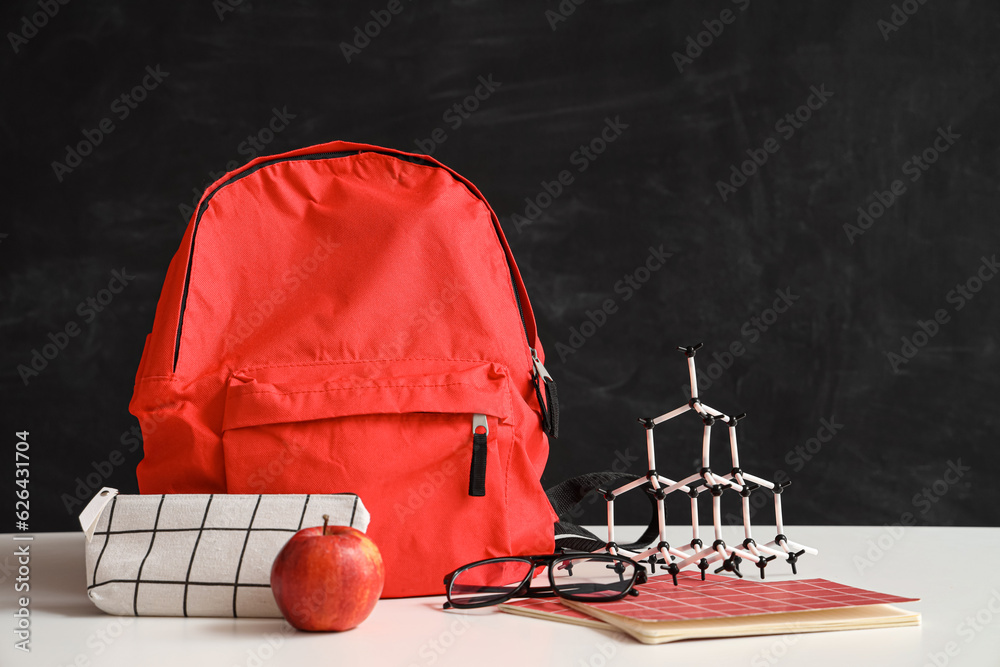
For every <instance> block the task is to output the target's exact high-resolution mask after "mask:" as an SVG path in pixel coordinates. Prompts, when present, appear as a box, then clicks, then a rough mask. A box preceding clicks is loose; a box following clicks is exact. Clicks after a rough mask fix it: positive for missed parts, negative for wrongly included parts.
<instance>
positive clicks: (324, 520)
mask: <svg viewBox="0 0 1000 667" xmlns="http://www.w3.org/2000/svg"><path fill="white" fill-rule="evenodd" d="M329 522H330V515H329V514H324V515H323V534H324V535H326V524H327V523H329Z"/></svg>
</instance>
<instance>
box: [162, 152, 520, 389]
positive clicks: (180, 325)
mask: <svg viewBox="0 0 1000 667" xmlns="http://www.w3.org/2000/svg"><path fill="white" fill-rule="evenodd" d="M361 153H377V154H379V155H387V156H389V157H394V158H397V159H399V160H403V161H405V162H412V163H414V164H419V165H423V166H425V167H434V168H437V169H443V168H444V167H441V166H440V165H437V164H434V163H433V162H428V161H427V160H424V159H421V158H418V157H413V156H410V155H402V154H399V153H393V152H390V151H360V150H354V151H337V152H333V153H314V154H312V155H299V156H296V157H287V158H276V159H274V160H267V161H266V162H261V163H260V164H258V165H255V166H254V167H253V168H251V169H247V170H246V171H244V172H241V173H239V174H236V175H235V176H233V177H232V178H230V179H228V180H226V181H225V182H224V183H220V184H219V186H218V187H217V188H215V189H214V190H212V192H210V193H209V194H208V195H207V196H206V197H205V199H204V201H202V202H201V205H200V206H199V207H198V215H197V217H196V218H195V221H194V230H193V231H192V232H191V250H190V252H189V253H188V262H187V270H186V272H185V274H184V291H183V294H182V296H181V312H180V315H179V317H178V320H177V337H176V339H175V341H174V363H173V371H175V372H176V371H177V362H178V360H179V359H180V351H181V332H182V331H183V329H184V312H185V310H186V309H187V299H188V289H189V287H190V285H191V270H192V268H193V266H194V247H195V240H196V238H197V236H198V226H199V225H200V224H201V217H202V215H204V213H205V211H207V210H208V204H209V203H210V202H211V200H212V197H214V196H215V195H216V193H218V192H219V190H221V189H222V188H224V187H226V186H227V185H231V184H233V183H235V182H236V181H238V180H240V179H242V178H244V177H246V176H249V175H250V174H252V173H254V172H256V171H258V170H260V169H263V168H264V167H269V166H271V165H273V164H279V163H282V162H293V161H298V160H326V159H331V158H341V157H350V156H352V155H360V154H361ZM445 171H448V170H447V169H445ZM449 173H450V172H449ZM455 180H459V179H457V178H456V179H455ZM459 182H460V183H461V181H459ZM462 185H465V184H464V183H462ZM466 187H467V186H466ZM477 198H478V196H477ZM494 232H496V230H494ZM499 236H500V235H499V233H497V238H499ZM504 260H505V261H506V262H507V269H508V271H509V272H510V283H511V286H512V287H513V288H514V301H515V302H516V303H517V314H518V315H519V316H520V318H521V329H522V330H523V331H524V339H525V341H527V343H528V349H529V350H531V354H532V356H537V355H536V353H535V350H534V348H533V347H532V346H531V340H530V339H529V338H528V325H527V323H526V322H525V319H524V308H523V307H522V306H521V297H520V295H519V294H518V292H517V281H516V280H515V279H514V267H513V266H512V265H511V263H510V259H509V258H508V257H507V253H506V252H505V253H504Z"/></svg>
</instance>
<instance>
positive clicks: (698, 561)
mask: <svg viewBox="0 0 1000 667" xmlns="http://www.w3.org/2000/svg"><path fill="white" fill-rule="evenodd" d="M701 346H702V344H701V343H698V344H697V345H694V346H690V347H678V348H677V349H678V350H680V351H681V352H684V353H685V355H686V356H687V362H688V372H689V374H690V376H691V400H690V401H688V403H687V405H682V406H681V407H679V408H677V409H676V410H671V411H670V412H667V413H665V414H662V415H660V416H659V417H654V418H652V419H649V418H640V419H639V421H640V422H641V423H642V425H643V426H644V427H645V429H646V454H647V456H648V458H649V468H648V473H647V474H646V476H645V477H640V478H638V479H636V480H634V481H632V482H629V483H628V484H624V485H622V486H621V487H619V488H617V489H608V490H604V489H601V490H600V491H601V492H602V493H603V494H604V498H605V499H606V500H607V501H608V542H607V544H606V545H605V547H604V548H605V550H607V551H608V552H610V553H615V554H622V555H626V556H630V557H632V558H634V559H636V560H643V559H648V561H649V564H650V566H651V567H652V568H653V570H654V571H655V569H656V565H657V564H659V565H662V566H664V569H666V571H667V572H668V573H669V574H671V575H672V576H673V580H674V584H676V583H677V573H678V572H680V571H681V570H683V569H685V568H687V567H690V566H692V565H697V567H698V568H699V569H700V570H701V577H702V579H704V578H705V571H706V570H707V569H708V568H709V566H710V565H711V564H712V563H716V562H719V561H721V565H720V567H719V568H718V569H716V570H715V573H716V574H718V573H719V572H723V571H726V572H732V573H733V574H735V575H736V576H738V577H742V576H743V574H742V573H741V572H740V567H739V566H740V563H741V562H742V561H743V559H746V560H749V561H751V562H753V563H755V564H756V565H757V567H758V568H759V569H760V576H761V579H763V578H764V568H765V567H766V566H767V564H768V563H769V562H771V561H772V560H774V559H775V558H777V557H779V556H780V557H782V558H783V559H784V560H785V562H787V563H788V564H789V565H791V566H792V572H793V573H794V574H798V570H797V569H796V562H797V561H798V558H799V557H800V556H802V555H803V554H805V553H808V554H812V555H816V554H817V553H818V552H817V551H816V549H813V548H811V547H807V546H804V545H802V544H798V543H797V542H793V541H791V540H790V539H788V538H787V537H785V535H784V532H785V529H784V524H783V520H782V516H781V492H782V491H784V489H785V487H787V486H788V485H789V484H790V483H791V482H789V481H785V482H783V483H781V484H775V483H773V482H769V481H767V480H766V479H762V478H760V477H757V476H755V475H751V474H750V473H747V472H744V471H743V470H742V469H741V468H740V456H739V449H738V447H737V442H736V424H737V422H739V420H741V419H742V418H744V417H745V416H746V414H745V413H744V414H740V415H736V416H731V415H725V414H723V413H721V412H719V411H718V410H716V409H714V408H711V407H709V406H708V405H705V404H704V403H702V402H701V399H700V398H699V397H698V377H697V374H696V373H695V367H694V356H695V353H696V352H697V351H698V349H699V348H701ZM688 410H694V411H695V412H696V413H697V414H698V415H699V416H700V417H701V421H702V423H703V424H704V432H703V435H702V445H701V465H702V467H701V469H700V470H698V471H697V472H696V473H694V474H692V475H689V476H688V477H685V478H684V479H682V480H680V481H674V480H672V479H670V478H668V477H664V476H663V475H661V474H659V473H658V472H657V471H656V453H655V451H654V447H653V428H655V427H656V426H658V425H660V424H662V423H663V422H665V421H668V420H670V419H673V418H674V417H678V416H680V415H682V414H684V413H685V412H687V411H688ZM717 421H722V422H724V423H726V424H727V425H728V426H729V447H730V452H731V454H732V470H731V471H730V472H729V473H727V474H725V475H719V474H717V473H714V472H712V469H711V468H710V455H711V433H712V425H713V424H714V423H715V422H717ZM762 487H763V488H764V489H767V490H770V491H771V493H772V495H773V497H774V521H775V526H776V529H777V535H776V536H775V537H774V539H773V540H771V541H770V542H768V543H766V544H757V542H756V541H755V540H754V538H753V536H752V534H751V530H750V494H751V493H753V492H754V491H756V490H758V489H761V488H762ZM637 488H645V489H646V491H647V492H648V493H650V494H652V495H653V496H655V498H656V507H657V513H658V520H659V529H660V541H659V543H658V544H656V545H655V546H650V547H649V548H647V549H646V550H645V551H642V552H632V551H629V550H627V549H624V548H622V547H620V546H618V545H617V544H616V543H615V498H616V497H618V496H620V495H622V494H623V493H626V492H628V491H632V490H634V489H637ZM727 490H731V491H735V492H737V493H739V494H740V496H741V498H742V504H743V530H744V533H745V535H746V537H745V539H744V540H743V542H742V544H740V545H738V546H733V545H729V544H726V543H725V541H723V539H722V503H721V500H722V494H723V492H725V491H727ZM704 491H708V492H709V493H711V495H712V519H713V524H714V527H715V540H714V541H713V542H712V544H711V545H710V546H705V544H704V543H703V542H702V540H701V538H700V537H699V536H698V496H699V495H700V494H701V493H702V492H704ZM678 492H679V493H684V494H687V495H688V496H689V497H690V499H691V533H692V535H691V541H690V542H689V543H688V544H687V545H684V546H682V547H680V548H677V547H672V546H670V544H669V543H668V542H667V536H666V521H665V520H666V512H665V510H664V504H663V501H664V499H665V498H666V497H667V496H668V495H670V494H671V493H678Z"/></svg>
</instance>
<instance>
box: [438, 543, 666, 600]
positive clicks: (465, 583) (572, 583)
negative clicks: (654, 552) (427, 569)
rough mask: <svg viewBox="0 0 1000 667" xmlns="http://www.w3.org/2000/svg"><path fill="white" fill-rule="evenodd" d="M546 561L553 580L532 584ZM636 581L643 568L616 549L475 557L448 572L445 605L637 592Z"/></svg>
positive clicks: (615, 596)
mask: <svg viewBox="0 0 1000 667" xmlns="http://www.w3.org/2000/svg"><path fill="white" fill-rule="evenodd" d="M546 566H547V567H548V573H549V586H543V587H538V588H532V587H531V580H532V579H533V578H534V577H536V576H538V575H540V574H541V573H542V568H543V567H546ZM636 583H639V584H644V583H646V570H645V568H644V567H643V566H642V565H640V564H639V563H636V562H635V561H634V560H632V559H630V558H626V557H624V556H614V555H612V554H571V555H567V554H550V555H545V556H512V557H506V558H490V559H487V560H481V561H476V562H475V563H470V564H468V565H465V566H464V567H460V568H458V569H457V570H455V571H454V572H451V573H449V574H447V575H446V576H445V578H444V585H445V592H446V594H447V596H448V601H447V602H446V603H445V604H444V608H445V609H451V608H455V609H473V608H475V607H487V606H489V605H494V604H499V603H501V602H505V601H507V600H509V599H511V598H514V597H529V598H540V597H554V596H559V597H561V598H565V599H567V600H579V601H581V602H597V601H602V602H603V601H611V600H620V599H621V598H623V597H625V596H626V595H638V594H639V593H638V591H636V590H635V588H633V586H635V584H636Z"/></svg>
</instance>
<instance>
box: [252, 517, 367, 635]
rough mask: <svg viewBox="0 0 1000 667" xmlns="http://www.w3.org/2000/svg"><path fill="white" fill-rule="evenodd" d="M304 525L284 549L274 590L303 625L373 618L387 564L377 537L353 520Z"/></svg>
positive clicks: (288, 614) (334, 626) (342, 626)
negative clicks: (349, 523) (350, 522)
mask: <svg viewBox="0 0 1000 667" xmlns="http://www.w3.org/2000/svg"><path fill="white" fill-rule="evenodd" d="M329 520H330V516H329V515H327V514H324V515H323V526H322V527H320V526H316V527H314V528H303V529H302V530H300V531H299V532H297V533H295V535H293V536H292V538H291V539H290V540H288V542H287V543H286V544H285V546H284V547H282V548H281V551H280V552H278V556H277V557H276V558H275V559H274V564H273V565H272V566H271V591H272V592H273V593H274V600H275V602H277V603H278V609H280V610H281V613H282V615H283V616H284V617H285V619H286V620H287V621H288V622H289V623H291V624H292V626H294V627H296V628H298V629H299V630H310V631H329V630H337V631H342V630H350V629H351V628H354V627H357V626H358V625H359V624H360V623H361V622H362V621H364V620H365V619H366V618H368V615H369V614H371V613H372V609H374V608H375V603H376V602H378V599H379V596H380V595H382V586H383V585H384V584H385V566H384V565H383V563H382V554H381V553H379V550H378V547H377V546H376V545H375V543H374V542H372V540H371V538H370V537H368V536H367V535H365V534H364V533H362V532H361V531H360V530H357V529H355V528H350V527H348V526H327V523H328V522H329Z"/></svg>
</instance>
